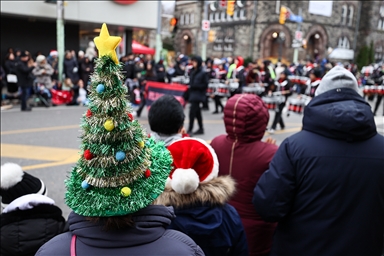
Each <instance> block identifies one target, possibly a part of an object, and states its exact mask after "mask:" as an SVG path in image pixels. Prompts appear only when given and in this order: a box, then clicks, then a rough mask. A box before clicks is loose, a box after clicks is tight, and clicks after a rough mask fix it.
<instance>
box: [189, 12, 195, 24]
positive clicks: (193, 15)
mask: <svg viewBox="0 0 384 256" xmlns="http://www.w3.org/2000/svg"><path fill="white" fill-rule="evenodd" d="M194 23H195V14H194V13H191V17H190V24H192V25H193V24H194Z"/></svg>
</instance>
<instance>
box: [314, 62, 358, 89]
mask: <svg viewBox="0 0 384 256" xmlns="http://www.w3.org/2000/svg"><path fill="white" fill-rule="evenodd" d="M336 88H351V89H354V90H355V91H356V92H359V88H358V85H357V80H356V78H355V76H354V75H353V74H352V73H351V72H349V71H348V70H347V69H345V68H343V67H340V66H335V67H334V68H332V69H331V70H330V71H329V72H328V73H327V74H326V75H325V76H324V77H323V79H321V82H320V85H319V87H318V88H317V90H316V92H315V96H318V95H320V94H322V93H324V92H326V91H329V90H332V89H336Z"/></svg>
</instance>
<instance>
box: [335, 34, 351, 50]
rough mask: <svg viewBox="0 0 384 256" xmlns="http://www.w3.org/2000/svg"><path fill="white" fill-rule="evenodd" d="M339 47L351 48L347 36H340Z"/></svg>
mask: <svg viewBox="0 0 384 256" xmlns="http://www.w3.org/2000/svg"><path fill="white" fill-rule="evenodd" d="M337 48H343V49H349V48H350V44H349V40H348V38H347V37H346V36H344V37H340V38H339V42H338V44H337Z"/></svg>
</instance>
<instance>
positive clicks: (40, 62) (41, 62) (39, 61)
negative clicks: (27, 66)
mask: <svg viewBox="0 0 384 256" xmlns="http://www.w3.org/2000/svg"><path fill="white" fill-rule="evenodd" d="M36 63H37V65H39V66H44V65H45V64H46V63H47V60H46V59H45V56H44V55H39V56H37V57H36Z"/></svg>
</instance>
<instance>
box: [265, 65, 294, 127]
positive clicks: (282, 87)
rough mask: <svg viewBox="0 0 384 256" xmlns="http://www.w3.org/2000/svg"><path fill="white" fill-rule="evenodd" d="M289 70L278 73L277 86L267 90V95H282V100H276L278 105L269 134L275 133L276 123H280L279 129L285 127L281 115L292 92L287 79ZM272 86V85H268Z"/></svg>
mask: <svg viewBox="0 0 384 256" xmlns="http://www.w3.org/2000/svg"><path fill="white" fill-rule="evenodd" d="M288 75H289V70H287V68H286V69H285V70H284V71H283V72H281V73H280V76H279V80H277V83H278V86H277V87H274V88H275V89H274V90H269V91H268V95H270V96H271V95H272V94H277V92H278V93H280V94H281V95H282V96H284V101H282V102H278V104H279V105H278V107H277V108H276V109H275V118H274V120H273V123H272V126H271V128H269V129H268V133H269V134H273V133H275V129H276V127H277V124H280V128H281V130H283V129H284V128H285V124H284V120H283V117H282V115H281V114H282V112H283V109H284V107H285V104H286V102H287V99H288V97H289V96H290V95H291V94H292V87H293V84H292V82H291V81H290V80H288ZM270 88H273V87H270Z"/></svg>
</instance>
